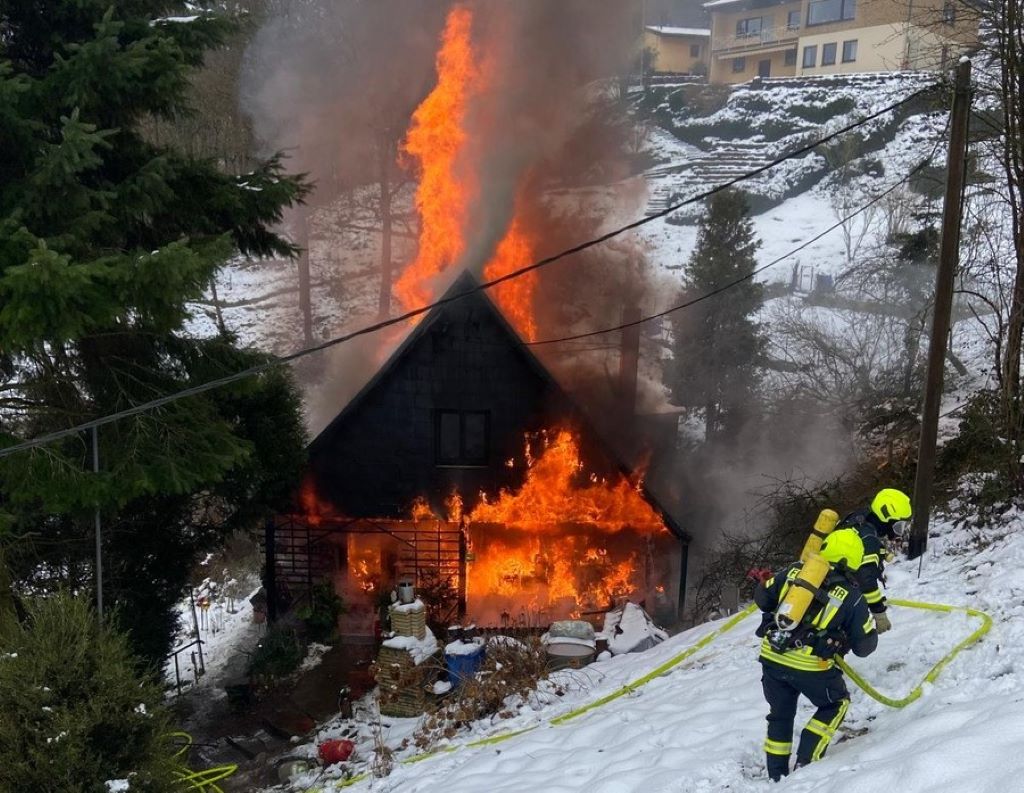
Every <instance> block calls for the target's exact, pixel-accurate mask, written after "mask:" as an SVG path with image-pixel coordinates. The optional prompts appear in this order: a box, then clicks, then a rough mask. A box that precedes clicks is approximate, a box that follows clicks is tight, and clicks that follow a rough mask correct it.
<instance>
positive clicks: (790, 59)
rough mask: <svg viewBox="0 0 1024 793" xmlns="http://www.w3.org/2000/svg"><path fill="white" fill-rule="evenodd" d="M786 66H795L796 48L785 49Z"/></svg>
mask: <svg viewBox="0 0 1024 793" xmlns="http://www.w3.org/2000/svg"><path fill="white" fill-rule="evenodd" d="M786 66H796V50H795V49H794V50H786Z"/></svg>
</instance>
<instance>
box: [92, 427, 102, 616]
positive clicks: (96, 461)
mask: <svg viewBox="0 0 1024 793" xmlns="http://www.w3.org/2000/svg"><path fill="white" fill-rule="evenodd" d="M92 472H93V474H95V475H96V487H97V489H98V488H99V473H100V431H99V427H97V426H95V425H93V428H92ZM93 520H94V523H95V527H96V614H97V616H98V617H99V618H100V622H103V534H102V530H103V525H102V521H101V520H100V502H99V497H98V496H97V499H96V512H95V514H94V515H93Z"/></svg>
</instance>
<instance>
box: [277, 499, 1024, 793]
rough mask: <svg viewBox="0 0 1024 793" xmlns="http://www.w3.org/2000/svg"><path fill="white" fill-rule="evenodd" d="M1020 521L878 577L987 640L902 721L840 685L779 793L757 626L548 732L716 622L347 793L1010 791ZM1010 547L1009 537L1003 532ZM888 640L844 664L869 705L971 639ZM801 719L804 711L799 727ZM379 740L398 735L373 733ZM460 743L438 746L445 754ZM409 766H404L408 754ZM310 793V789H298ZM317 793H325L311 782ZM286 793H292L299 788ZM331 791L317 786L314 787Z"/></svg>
mask: <svg viewBox="0 0 1024 793" xmlns="http://www.w3.org/2000/svg"><path fill="white" fill-rule="evenodd" d="M1021 529H1024V516H1022V515H1020V514H1016V513H1015V514H1012V515H1007V516H1006V519H1005V522H1004V524H1003V525H1002V526H1000V527H997V529H995V530H993V531H992V532H991V533H990V534H972V533H971V532H968V531H966V530H962V529H961V530H953V529H951V527H950V526H948V525H937V526H935V527H934V528H933V532H932V534H933V539H932V540H931V543H932V548H931V549H930V550H929V552H928V554H927V555H926V556H925V558H924V563H923V569H922V573H921V576H920V578H918V577H917V563H916V562H915V563H909V562H906V561H901V562H897V563H895V564H894V565H893V566H892V567H891V573H890V576H889V586H888V592H889V594H890V596H894V597H900V598H905V599H912V600H922V601H930V602H938V603H947V604H954V605H970V606H973V607H975V608H978V609H981V610H983V611H985V612H987V613H988V614H990V615H991V616H992V617H993V619H994V622H995V624H994V627H993V628H992V630H991V632H990V633H989V634H988V636H986V637H985V638H984V639H983V640H982V642H981V643H980V644H978V645H975V646H973V647H971V648H968V649H966V650H964V651H963V652H962V653H961V654H960V655H959V656H958V657H957V658H956V659H955V660H954V661H953V662H952V663H951V664H950V665H949V666H948V667H947V668H946V670H945V671H944V672H943V673H942V674H941V676H940V677H939V678H938V679H937V681H936V682H935V684H934V685H926V686H925V689H924V694H923V696H922V697H921V698H920V699H919V700H917V701H916V702H914V703H912V704H910V705H909V706H907V707H906V708H905V709H903V710H894V709H891V708H889V707H886V706H884V705H881V704H879V703H877V702H875V701H874V700H872V699H869V698H868V697H867V696H866V695H865V694H864V693H863V692H862V691H860V690H859V689H857V688H856V687H854V686H853V685H852V683H851V690H852V695H853V704H852V706H851V708H850V713H849V716H848V718H847V721H846V723H845V724H844V725H843V727H842V729H841V736H840V738H839V739H838V742H837V743H836V744H835V745H833V747H832V748H831V749H830V751H829V753H828V755H827V756H826V757H825V759H824V760H823V761H821V762H820V763H817V764H815V765H812V766H810V767H807V768H805V769H801V770H799V771H797V772H796V773H794V774H792V775H791V776H790V777H789V778H787V779H785V780H783V782H782V783H781V784H779V785H778V786H774V785H772V784H771V783H770V782H768V780H767V777H766V776H765V774H764V761H763V755H762V752H761V742H762V740H763V738H764V726H765V722H764V716H765V714H766V712H767V711H766V706H765V703H764V699H763V697H762V695H761V688H760V667H759V664H758V662H757V660H756V658H757V644H758V642H757V640H756V639H755V637H754V636H753V630H754V627H755V626H756V624H757V620H756V617H753V616H752V617H748V618H747V619H745V620H744V621H743V622H742V623H741V624H740V625H739V626H738V627H737V628H736V629H734V630H732V631H730V632H728V633H726V634H724V635H723V636H722V637H721V638H718V639H716V640H715V641H713V642H712V643H711V644H710V645H708V646H707V647H706V648H705V649H703V650H701V651H700V652H698V653H697V654H695V655H693V656H692V657H691V658H689V659H688V660H686V661H684V662H683V663H681V664H680V665H679V666H677V667H675V668H673V669H672V670H671V671H670V672H668V673H667V674H665V675H664V676H662V677H658V678H655V679H654V680H653V681H652V682H650V683H648V684H647V685H645V686H643V687H641V688H639V689H638V690H636V691H635V692H633V693H631V694H628V695H626V696H624V697H622V698H620V699H617V700H615V701H612V702H610V703H608V704H606V705H604V706H603V707H600V708H597V709H595V710H592V711H590V712H588V713H586V714H584V715H581V716H579V717H578V718H576V719H574V720H572V721H569V722H567V723H564V724H561V725H559V726H553V725H551V724H550V723H549V722H550V720H551V719H552V718H555V717H557V716H559V715H560V714H564V713H566V712H567V711H569V710H571V709H572V708H575V707H578V706H579V705H580V704H582V703H585V702H589V701H593V700H595V699H597V698H599V697H601V696H602V695H605V694H608V693H609V692H612V691H614V690H616V689H617V688H619V687H620V686H622V685H623V684H624V683H626V682H628V681H631V680H635V679H637V678H639V677H640V676H642V675H643V674H645V673H647V672H649V671H650V670H652V669H654V668H656V667H658V666H659V665H660V664H663V663H664V662H666V661H668V660H669V659H671V658H672V657H673V656H675V655H677V654H678V653H680V652H682V651H683V650H685V649H686V648H687V647H690V646H692V645H693V644H694V643H696V642H697V641H698V640H699V639H700V638H701V637H703V636H705V635H707V634H708V633H710V632H713V631H715V630H716V629H718V628H720V627H721V626H722V624H723V623H722V622H719V623H709V624H706V625H701V626H699V627H697V628H694V629H693V630H690V631H687V632H686V633H683V634H680V635H678V636H675V637H673V638H672V639H670V640H669V641H667V642H665V643H664V644H662V645H660V646H658V647H657V648H655V649H652V650H649V651H647V652H646V653H642V654H637V655H627V656H619V657H616V658H614V659H611V660H608V661H605V662H599V663H597V664H594V665H592V666H590V667H587V668H586V670H584V672H583V673H582V675H580V673H568V674H575V675H576V677H575V678H574V679H575V680H576V681H577V682H578V681H580V680H583V679H585V680H586V681H588V682H589V685H588V687H587V689H586V690H585V691H584V690H576V691H571V692H570V693H568V694H566V695H565V696H564V697H563V698H561V699H558V700H557V701H556V702H555V703H553V704H549V705H545V706H540V705H539V704H537V703H534V707H535V708H537V709H536V710H534V709H531V708H530V707H525V708H523V709H522V710H521V711H520V713H519V715H517V716H516V717H515V718H513V719H510V720H507V721H504V722H497V723H495V724H494V725H479V726H478V727H477V729H476V730H475V731H474V733H475V734H474V735H473V736H472V737H473V738H475V737H480V736H482V735H486V734H492V733H496V732H498V731H499V730H500V731H507V730H522V729H527V728H535V729H532V730H530V731H529V732H526V733H525V734H522V735H518V736H516V737H513V738H511V739H509V740H508V741H505V742H503V743H500V744H496V745H493V746H482V747H477V748H462V749H460V750H459V751H455V752H452V753H445V754H441V755H439V756H435V757H432V758H430V759H427V760H424V761H423V762H418V763H414V764H407V765H399V766H397V767H396V769H395V770H394V771H393V773H392V774H391V775H390V776H389V777H387V778H385V779H380V780H373V779H372V778H371V779H366V780H364V781H362V782H359V783H357V784H356V785H355V786H353V787H352V788H351V789H353V790H377V791H395V793H398V792H399V791H401V792H402V793H427V792H428V791H446V793H481V791H487V793H505V792H506V791H507V793H520V791H524V790H536V791H545V792H546V793H570V792H572V791H587V792H588V793H630V792H631V791H638V790H642V791H645V793H670V792H675V791H680V792H681V791H708V792H709V793H710V792H711V791H722V790H729V791H736V792H738V793H743V792H744V791H758V790H785V791H794V792H796V791H800V792H802V793H810V791H821V790H823V789H826V788H834V787H836V786H837V785H838V786H841V789H842V790H844V791H848V793H877V791H879V790H886V789H889V788H890V787H891V786H892V785H893V784H894V783H897V784H899V786H900V791H901V793H935V792H936V791H957V793H997V792H998V791H1011V790H1019V789H1020V781H1019V777H1020V775H1021V774H1022V773H1024V756H1022V755H1021V754H1020V752H1019V748H1020V746H1021V745H1022V740H1024V685H1022V683H1024V679H1022V678H1024V670H1021V668H1020V664H1019V659H1020V658H1021V657H1022V654H1024V620H1022V617H1024V572H1022V569H1024V532H1022V531H1021ZM1012 532H1015V533H1012ZM892 621H893V625H894V627H893V630H892V631H891V632H890V633H888V634H886V635H885V636H883V637H882V639H881V644H880V647H879V650H878V651H877V652H876V653H875V654H874V655H873V656H871V657H869V658H867V659H856V658H853V657H852V656H851V660H852V665H853V666H854V667H855V668H856V669H857V670H859V671H860V672H861V673H862V674H863V675H864V677H865V678H866V679H867V680H868V681H870V682H871V683H872V684H874V685H875V686H876V687H877V688H878V689H879V690H881V691H882V692H883V693H885V694H887V695H889V696H892V697H902V696H904V695H905V694H907V693H908V692H909V691H910V690H911V689H912V688H913V687H914V686H915V685H916V684H917V683H919V682H920V681H921V680H922V679H923V678H924V676H925V674H926V673H927V672H928V670H929V669H930V668H931V667H932V666H933V665H934V664H935V663H936V662H937V661H939V659H940V658H941V657H942V656H943V655H944V654H945V653H947V652H948V651H949V650H951V649H952V648H953V647H954V646H955V645H956V644H957V643H958V642H960V641H961V640H962V639H964V638H965V637H967V636H968V635H970V633H971V632H972V631H973V630H975V628H977V627H978V621H977V620H976V619H973V618H970V617H967V616H966V615H963V614H956V615H945V614H941V613H936V612H929V611H920V610H911V609H906V608H897V607H894V608H893V609H892ZM808 716H809V711H808V710H807V709H806V708H805V709H804V710H802V711H801V713H800V714H798V725H799V724H801V723H802V722H803V721H806V719H807V718H808ZM387 721H389V723H391V724H392V731H393V733H394V734H396V735H397V734H400V733H404V732H407V731H408V729H409V725H408V724H405V723H403V722H405V721H406V720H400V719H396V720H387ZM469 740H471V738H469V737H461V738H457V739H455V740H453V741H452V744H453V745H456V746H458V745H459V744H464V743H466V742H468V741H469ZM407 754H408V753H407ZM305 781H307V782H310V783H312V782H313V780H312V779H307V780H305ZM319 784H320V785H324V783H323V781H322V780H321V781H320V783H319ZM296 789H305V788H304V787H299V788H296ZM322 789H324V790H330V789H331V786H330V784H327V785H324V786H323V787H322Z"/></svg>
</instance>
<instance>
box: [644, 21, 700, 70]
mask: <svg viewBox="0 0 1024 793" xmlns="http://www.w3.org/2000/svg"><path fill="white" fill-rule="evenodd" d="M710 43H711V30H710V29H708V28H683V27H668V26H662V25H648V26H647V27H646V28H645V29H644V49H645V51H646V52H647V53H648V57H649V58H650V63H649V64H648V69H646V70H645V72H653V73H654V74H686V75H690V74H692V75H703V76H707V73H708V64H709V62H710V46H709V45H710Z"/></svg>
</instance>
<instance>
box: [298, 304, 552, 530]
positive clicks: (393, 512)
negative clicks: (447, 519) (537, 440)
mask: <svg viewBox="0 0 1024 793" xmlns="http://www.w3.org/2000/svg"><path fill="white" fill-rule="evenodd" d="M424 323H425V324H424V327H422V328H417V329H416V330H415V331H414V332H413V336H412V337H411V339H410V341H409V342H408V343H407V344H406V345H405V346H404V347H403V348H402V349H401V350H400V351H399V353H398V354H397V355H396V356H395V357H394V358H393V359H392V360H391V361H390V362H389V363H388V364H387V366H386V367H385V369H384V370H383V371H382V372H381V373H380V374H379V375H378V377H377V378H375V379H374V380H373V381H371V383H370V384H369V385H368V386H367V388H366V389H364V391H363V392H362V393H361V394H360V395H359V396H358V397H356V399H355V400H354V401H353V403H352V404H351V405H350V406H349V408H348V409H347V410H345V412H344V413H342V414H341V415H340V416H339V417H338V419H336V420H335V421H334V422H332V424H331V425H330V426H329V427H328V428H327V429H325V430H324V432H323V433H322V434H321V435H320V436H319V437H318V438H317V439H316V440H315V441H314V442H313V444H312V446H311V447H310V467H311V470H312V472H313V473H314V476H315V480H316V485H317V490H318V492H319V494H320V495H321V496H322V497H326V498H328V499H329V500H331V501H332V502H333V503H334V504H335V505H336V507H337V508H338V509H340V510H341V511H342V512H343V513H344V514H346V515H349V516H351V517H396V518H397V517H404V516H407V515H408V513H409V508H410V506H411V504H412V502H413V500H414V499H415V498H416V497H417V496H420V495H425V496H427V497H428V498H429V499H430V500H431V502H432V503H433V504H435V506H440V505H441V504H442V503H443V501H444V499H445V498H446V497H447V496H448V495H449V494H450V493H451V492H452V491H453V489H457V490H458V491H459V492H460V493H461V494H463V496H464V497H467V499H471V498H475V495H476V494H477V493H478V492H479V491H480V490H481V489H484V490H486V491H488V492H492V493H493V492H496V491H497V489H498V488H499V487H502V486H510V485H515V484H518V476H519V475H520V474H517V472H516V471H514V470H510V469H509V468H508V467H507V466H506V465H505V461H506V460H508V459H510V458H513V457H515V458H518V459H521V458H522V453H523V437H524V433H526V432H532V431H537V430H541V429H546V428H550V427H552V426H555V425H556V424H559V423H564V422H565V421H566V420H567V419H568V418H569V417H570V415H571V414H572V410H571V407H570V405H569V404H568V402H567V400H566V399H565V398H564V395H563V394H562V392H561V391H560V390H559V389H558V388H557V387H556V386H555V385H554V384H553V382H552V381H551V379H550V378H549V377H547V376H546V375H545V373H544V372H543V371H540V370H539V369H538V367H537V365H536V362H535V361H534V360H532V359H531V358H530V356H528V355H527V354H525V353H524V352H523V349H522V347H521V345H520V344H519V342H518V341H517V340H516V339H515V337H514V336H512V335H511V332H510V330H509V328H508V326H507V325H506V324H505V323H504V320H503V319H501V318H500V317H499V316H498V315H497V313H496V311H495V310H494V308H493V306H492V305H491V303H490V302H489V301H488V300H486V299H485V298H483V297H481V296H479V295H472V296H468V297H466V298H463V299H462V300H459V301H457V302H455V303H451V304H448V305H446V306H444V307H442V308H440V309H438V310H437V312H436V313H434V314H431V315H430V317H428V319H426V320H424ZM440 410H465V411H487V412H488V413H489V416H490V419H489V450H488V451H489V456H488V464H487V466H485V467H442V466H438V465H437V458H436V448H435V432H436V431H435V422H436V420H437V418H436V416H437V411H440ZM468 505H470V504H468ZM468 505H467V506H468Z"/></svg>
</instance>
